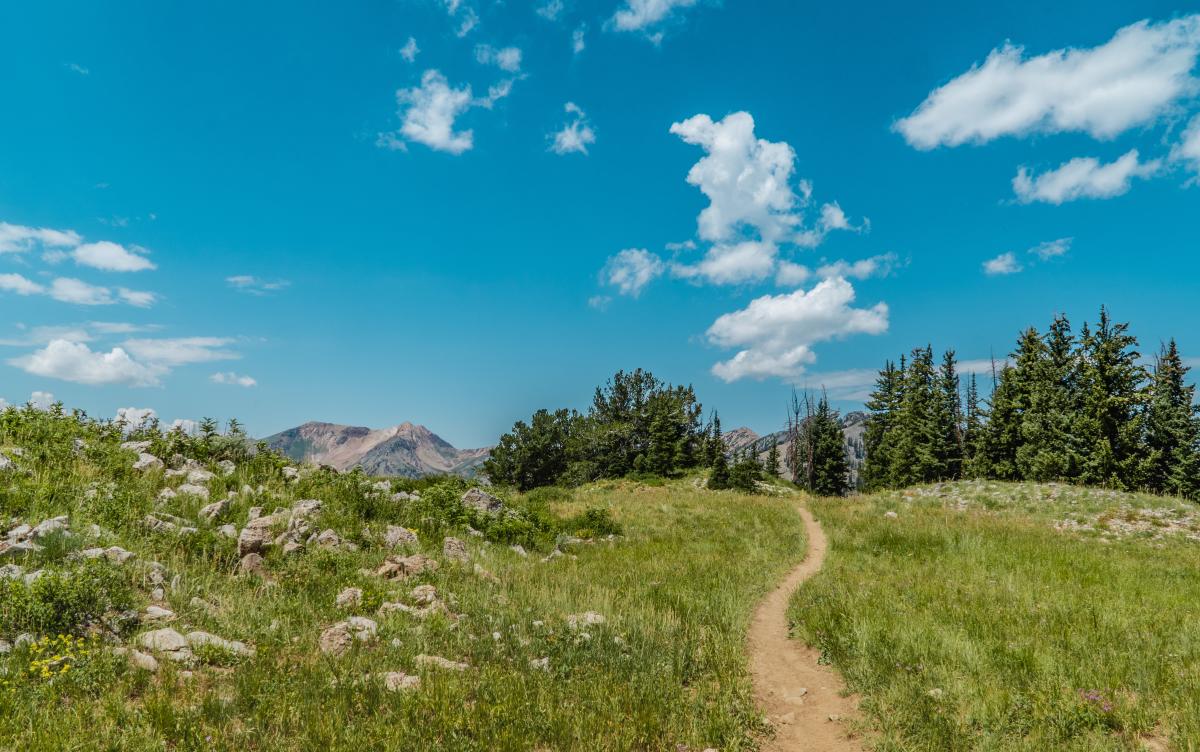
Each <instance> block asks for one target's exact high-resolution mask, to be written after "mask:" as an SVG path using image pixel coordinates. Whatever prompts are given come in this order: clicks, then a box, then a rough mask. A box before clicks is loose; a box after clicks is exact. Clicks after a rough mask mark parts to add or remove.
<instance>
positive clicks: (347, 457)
mask: <svg viewBox="0 0 1200 752" xmlns="http://www.w3.org/2000/svg"><path fill="white" fill-rule="evenodd" d="M263 441H265V442H267V445H268V446H270V447H271V448H272V449H275V450H278V451H280V452H283V453H284V454H286V455H287V456H289V457H291V458H292V459H294V460H297V461H300V462H312V463H314V464H318V465H330V466H332V467H335V468H337V469H338V470H349V469H351V468H353V467H355V466H361V467H362V469H363V470H364V471H365V472H366V473H368V474H369V475H394V476H404V477H408V478H416V477H420V476H422V475H432V474H439V473H444V474H449V475H461V476H463V477H464V478H470V477H474V475H475V474H476V473H477V472H478V471H479V466H480V465H482V464H483V462H484V460H486V459H487V458H488V454H489V453H490V451H491V450H490V449H489V448H484V449H455V448H454V447H453V446H451V445H450V443H449V442H447V441H446V440H445V439H443V438H442V437H440V436H438V435H437V434H436V433H434V432H433V431H430V430H429V429H428V428H426V427H425V426H419V425H414V424H412V423H401V424H400V425H398V426H392V427H391V428H365V427H363V426H342V425H337V424H335V423H318V422H315V421H314V422H309V423H305V424H304V425H302V426H297V427H295V428H289V429H288V430H286V431H280V432H279V433H277V434H275V435H273V436H268V437H267V438H265V439H263Z"/></svg>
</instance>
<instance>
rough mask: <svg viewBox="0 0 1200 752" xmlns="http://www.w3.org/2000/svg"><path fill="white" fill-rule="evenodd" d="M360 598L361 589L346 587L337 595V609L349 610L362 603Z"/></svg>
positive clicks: (361, 594)
mask: <svg viewBox="0 0 1200 752" xmlns="http://www.w3.org/2000/svg"><path fill="white" fill-rule="evenodd" d="M362 598H363V591H362V588H356V587H348V588H345V589H343V590H342V592H340V593H338V596H337V606H338V608H351V607H354V606H357V605H358V604H360V603H362Z"/></svg>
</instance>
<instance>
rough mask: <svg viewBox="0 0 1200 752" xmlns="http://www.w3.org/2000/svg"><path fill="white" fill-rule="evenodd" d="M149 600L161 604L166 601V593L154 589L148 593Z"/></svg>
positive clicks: (158, 588) (160, 589)
mask: <svg viewBox="0 0 1200 752" xmlns="http://www.w3.org/2000/svg"><path fill="white" fill-rule="evenodd" d="M150 599H151V600H154V601H158V602H159V603H161V602H163V601H165V600H166V599H167V591H166V590H163V589H162V588H160V587H156V588H154V589H153V590H151V591H150Z"/></svg>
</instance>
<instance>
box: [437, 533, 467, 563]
mask: <svg viewBox="0 0 1200 752" xmlns="http://www.w3.org/2000/svg"><path fill="white" fill-rule="evenodd" d="M442 555H444V556H445V557H446V558H447V559H450V560H451V561H462V562H466V561H470V560H471V554H469V553H467V544H465V543H463V542H462V541H461V540H459V539H458V538H450V537H447V538H445V539H443V540H442Z"/></svg>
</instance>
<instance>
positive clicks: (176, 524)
mask: <svg viewBox="0 0 1200 752" xmlns="http://www.w3.org/2000/svg"><path fill="white" fill-rule="evenodd" d="M143 523H144V524H145V525H146V527H148V528H150V529H151V530H153V531H154V532H156V533H179V534H180V535H190V534H192V533H194V532H196V528H194V527H192V526H191V525H188V524H186V523H187V520H185V519H182V518H180V517H175V516H174V515H169V514H163V513H161V512H159V513H157V514H148V515H146V519H145V520H143Z"/></svg>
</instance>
